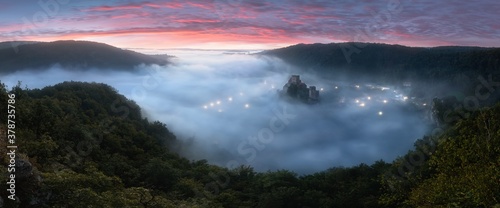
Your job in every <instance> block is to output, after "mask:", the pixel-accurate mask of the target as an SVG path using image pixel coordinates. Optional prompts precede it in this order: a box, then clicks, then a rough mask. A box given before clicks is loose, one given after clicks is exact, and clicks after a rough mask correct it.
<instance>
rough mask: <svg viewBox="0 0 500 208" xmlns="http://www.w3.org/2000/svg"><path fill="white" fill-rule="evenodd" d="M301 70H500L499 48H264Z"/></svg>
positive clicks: (431, 74) (412, 73) (433, 74)
mask: <svg viewBox="0 0 500 208" xmlns="http://www.w3.org/2000/svg"><path fill="white" fill-rule="evenodd" d="M261 54H263V55H270V56H276V57H278V58H281V59H282V60H284V61H286V62H288V63H290V64H293V65H296V66H298V67H300V68H302V69H313V71H316V72H321V73H324V72H336V73H345V74H347V75H353V76H366V77H377V76H378V77H384V78H385V79H386V81H391V80H392V81H395V80H401V79H408V78H411V79H447V78H452V77H453V76H454V75H456V74H458V73H460V74H464V75H472V76H476V75H478V74H498V73H500V48H480V47H464V46H444V47H434V48H423V47H406V46H401V45H387V44H376V43H330V44H298V45H293V46H289V47H285V48H279V49H274V50H269V51H264V52H262V53H261Z"/></svg>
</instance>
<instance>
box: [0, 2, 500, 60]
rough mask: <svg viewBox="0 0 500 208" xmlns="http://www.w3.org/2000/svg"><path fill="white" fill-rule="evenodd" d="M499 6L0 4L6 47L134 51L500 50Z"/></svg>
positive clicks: (0, 26) (0, 34)
mask: <svg viewBox="0 0 500 208" xmlns="http://www.w3.org/2000/svg"><path fill="white" fill-rule="evenodd" d="M498 11H500V3H498V1H497V0H481V1H460V0H443V1H432V0H379V1H368V0H360V1H347V0H344V1H333V0H327V1H319V0H316V1H314V0H311V1H284V0H283V1H261V0H253V1H242V0H211V1H210V0H203V1H201V0H200V1H184V0H171V1H161V0H160V1H141V0H120V1H117V0H109V1H98V0H88V1H76V0H39V1H26V0H24V1H1V2H0V19H1V21H0V41H13V40H29V41H55V40H88V41H97V42H103V43H107V44H110V45H113V46H117V47H121V48H130V49H133V48H135V49H138V50H141V49H160V48H162V49H165V48H198V49H271V48H278V47H284V46H288V45H294V44H298V43H330V42H346V41H359V42H378V43H388V44H401V45H407V46H423V47H432V46H442V45H467V46H484V47H500V41H498V40H499V39H500V21H498V20H499V19H500V13H499V12H498Z"/></svg>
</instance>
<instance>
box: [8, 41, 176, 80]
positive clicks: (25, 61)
mask: <svg viewBox="0 0 500 208" xmlns="http://www.w3.org/2000/svg"><path fill="white" fill-rule="evenodd" d="M9 45H13V47H9ZM0 46H1V47H0V74H7V73H12V72H15V71H18V70H25V69H32V70H44V69H46V68H48V67H50V66H53V65H55V64H59V65H60V66H61V67H63V68H66V69H80V70H82V69H91V68H98V69H114V70H124V71H131V70H133V69H134V67H136V66H138V65H141V64H145V65H151V64H158V65H165V64H167V63H168V60H167V58H166V57H164V56H150V55H145V54H141V53H137V52H134V51H130V50H124V49H120V48H116V47H113V46H110V45H107V44H103V43H97V42H89V41H55V42H29V43H23V44H19V43H14V44H9V42H4V43H1V44H0Z"/></svg>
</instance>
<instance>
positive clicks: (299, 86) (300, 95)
mask: <svg viewBox="0 0 500 208" xmlns="http://www.w3.org/2000/svg"><path fill="white" fill-rule="evenodd" d="M282 93H286V95H288V96H290V97H292V98H297V99H300V100H302V101H304V102H306V103H310V104H313V103H317V102H318V101H319V91H318V90H316V87H315V86H310V87H309V88H308V87H307V85H306V83H304V82H302V81H301V80H300V75H292V76H291V77H290V78H289V79H288V82H287V83H286V84H285V85H284V86H283V91H282Z"/></svg>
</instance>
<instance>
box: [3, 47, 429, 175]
mask: <svg viewBox="0 0 500 208" xmlns="http://www.w3.org/2000/svg"><path fill="white" fill-rule="evenodd" d="M173 55H176V56H178V58H177V59H176V62H175V63H174V64H173V65H169V66H167V67H158V66H150V67H144V68H143V69H141V70H142V71H143V72H144V73H139V74H136V73H128V72H113V71H106V72H100V71H97V70H89V71H86V72H70V71H66V70H62V69H58V68H51V69H50V70H49V71H48V72H45V73H31V72H17V73H15V74H10V75H7V76H6V77H4V78H3V79H2V81H3V82H5V83H6V84H7V85H8V86H14V85H15V84H16V83H17V81H22V83H23V85H27V86H28V87H29V88H41V87H44V86H47V85H54V84H56V83H59V82H63V81H69V80H73V81H87V82H102V83H106V84H109V85H111V86H113V87H114V88H116V89H117V90H118V91H119V93H121V94H124V95H125V96H127V97H128V98H129V99H132V100H134V101H135V102H137V104H138V105H139V106H141V108H142V109H143V114H144V116H146V117H148V118H150V120H159V121H162V122H164V123H166V124H167V125H168V128H169V129H170V130H172V131H173V132H174V133H175V134H176V135H177V137H178V138H179V139H180V140H181V141H182V143H181V145H179V147H178V148H177V151H178V152H179V153H180V154H181V155H184V156H186V157H188V158H190V159H207V160H208V161H209V162H210V163H213V164H218V165H221V166H230V165H234V164H243V165H251V166H253V167H255V169H256V170H258V171H266V170H276V169H288V170H292V171H296V172H298V173H302V174H305V173H313V172H317V171H321V170H325V169H327V168H329V167H332V166H352V165H357V164H359V163H368V164H371V163H373V162H374V161H377V160H380V159H383V160H385V161H392V160H393V159H395V158H396V157H397V156H399V155H402V154H405V153H406V152H407V151H408V150H409V149H410V148H412V145H413V142H414V141H415V140H416V139H418V138H421V137H422V136H423V135H424V133H425V132H426V130H427V121H426V120H425V119H424V117H425V116H426V113H428V112H427V111H426V107H423V105H426V104H427V103H425V101H420V100H419V101H417V100H412V99H411V98H408V97H407V96H406V95H405V93H406V92H407V91H408V89H403V88H397V87H393V86H382V85H372V84H370V83H359V81H358V80H342V81H339V80H337V81H333V80H325V79H321V78H318V77H315V76H313V75H309V74H301V77H302V79H303V80H304V81H305V82H306V83H308V84H311V85H316V86H317V88H318V89H321V91H320V96H321V102H320V103H319V104H316V105H304V104H301V103H293V102H288V101H285V100H283V99H280V97H279V96H278V93H277V91H278V90H281V88H282V86H283V85H284V84H285V82H286V81H287V80H288V77H289V76H290V75H291V73H292V72H291V71H292V67H291V66H289V65H287V64H285V63H283V62H281V61H280V60H277V59H273V58H268V57H257V56H250V55H228V54H223V52H220V51H215V52H207V51H188V52H186V51H181V52H180V53H179V54H173ZM410 105H412V106H413V105H422V107H421V108H419V110H410V109H411V108H409V107H408V106H410ZM283 115H286V116H287V118H285V119H283ZM273 121H274V123H273V125H271V124H270V123H271V122H273ZM273 126H274V128H273ZM278 127H279V128H278Z"/></svg>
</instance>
